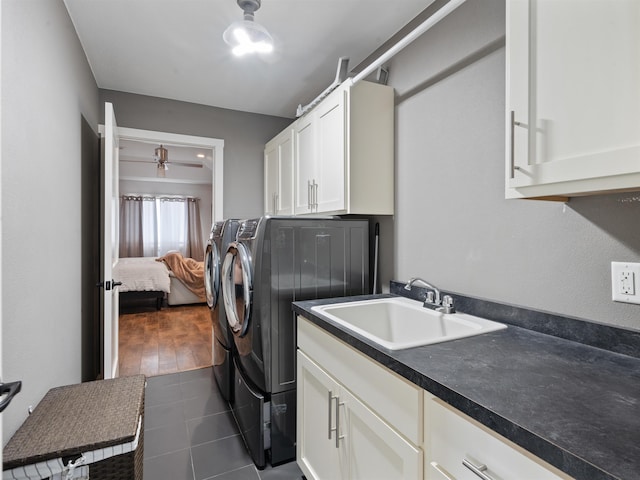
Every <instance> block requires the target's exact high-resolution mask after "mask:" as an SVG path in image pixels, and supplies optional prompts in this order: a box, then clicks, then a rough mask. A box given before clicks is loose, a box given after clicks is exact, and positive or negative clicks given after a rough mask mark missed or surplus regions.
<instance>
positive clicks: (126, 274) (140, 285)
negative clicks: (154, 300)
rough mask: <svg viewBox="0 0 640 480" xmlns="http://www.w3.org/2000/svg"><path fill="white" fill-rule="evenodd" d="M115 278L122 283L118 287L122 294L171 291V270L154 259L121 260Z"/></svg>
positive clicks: (115, 269) (115, 270) (115, 271)
mask: <svg viewBox="0 0 640 480" xmlns="http://www.w3.org/2000/svg"><path fill="white" fill-rule="evenodd" d="M113 278H114V279H116V280H117V281H120V282H122V285H120V287H118V290H119V291H120V292H121V293H124V292H141V291H142V292H165V293H169V292H170V291H171V284H170V280H169V269H168V267H167V266H166V265H165V264H164V263H163V262H157V261H156V259H155V258H154V257H130V258H121V259H120V260H119V261H118V263H117V264H116V266H115V268H114V270H113Z"/></svg>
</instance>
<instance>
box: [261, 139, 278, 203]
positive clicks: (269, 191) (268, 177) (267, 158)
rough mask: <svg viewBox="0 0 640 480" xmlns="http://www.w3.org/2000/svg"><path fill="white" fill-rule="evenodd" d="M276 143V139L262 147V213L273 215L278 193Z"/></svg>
mask: <svg viewBox="0 0 640 480" xmlns="http://www.w3.org/2000/svg"><path fill="white" fill-rule="evenodd" d="M278 177H279V173H278V144H277V141H276V139H274V140H272V141H271V142H269V143H267V145H266V146H265V148H264V213H265V215H274V214H275V213H276V209H277V206H276V203H277V195H278V188H279V186H278Z"/></svg>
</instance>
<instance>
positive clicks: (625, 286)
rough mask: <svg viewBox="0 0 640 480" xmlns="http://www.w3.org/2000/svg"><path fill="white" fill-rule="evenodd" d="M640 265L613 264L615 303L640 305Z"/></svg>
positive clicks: (613, 296) (612, 276)
mask: <svg viewBox="0 0 640 480" xmlns="http://www.w3.org/2000/svg"><path fill="white" fill-rule="evenodd" d="M639 282H640V263H632V262H611V293H612V298H613V301H615V302H625V303H637V304H640V284H639Z"/></svg>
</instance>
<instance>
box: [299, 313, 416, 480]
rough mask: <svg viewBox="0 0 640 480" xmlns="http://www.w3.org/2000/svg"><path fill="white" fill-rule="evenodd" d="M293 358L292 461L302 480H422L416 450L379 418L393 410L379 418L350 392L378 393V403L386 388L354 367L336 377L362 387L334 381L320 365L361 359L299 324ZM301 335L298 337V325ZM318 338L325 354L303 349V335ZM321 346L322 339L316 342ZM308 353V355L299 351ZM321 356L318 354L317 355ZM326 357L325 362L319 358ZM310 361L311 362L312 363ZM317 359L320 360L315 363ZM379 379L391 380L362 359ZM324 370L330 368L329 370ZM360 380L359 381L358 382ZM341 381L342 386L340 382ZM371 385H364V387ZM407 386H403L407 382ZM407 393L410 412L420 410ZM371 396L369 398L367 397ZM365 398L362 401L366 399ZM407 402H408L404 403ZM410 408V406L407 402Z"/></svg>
mask: <svg viewBox="0 0 640 480" xmlns="http://www.w3.org/2000/svg"><path fill="white" fill-rule="evenodd" d="M298 322H299V334H298V344H299V350H298V354H297V362H298V365H297V368H298V372H297V373H298V376H297V395H298V408H297V412H298V414H297V461H298V465H299V466H300V468H301V469H302V471H303V473H304V475H305V476H306V478H307V479H309V480H311V479H318V480H321V479H327V480H338V479H353V480H357V479H362V480H365V479H366V480H376V479H380V480H388V479H422V478H423V455H422V450H421V449H420V448H419V447H418V446H417V445H416V444H414V443H412V442H411V441H409V440H408V439H407V438H405V437H404V436H403V435H402V434H401V433H400V432H399V431H398V430H397V428H395V426H394V425H392V424H391V423H390V422H389V420H388V419H386V418H383V417H381V415H384V413H385V412H384V410H387V409H388V411H393V410H394V409H396V408H398V407H400V406H399V405H391V404H387V405H388V406H387V408H382V409H381V410H383V411H382V412H380V411H377V410H374V408H373V407H372V406H371V404H370V402H367V399H364V398H361V397H359V396H357V394H356V393H355V392H353V391H352V390H351V389H350V387H351V386H353V389H354V390H360V389H364V390H368V389H369V388H370V387H371V386H372V385H376V386H377V387H376V388H378V389H380V395H378V396H377V397H378V400H379V399H380V398H382V399H384V398H385V397H386V395H385V392H384V390H385V389H386V388H387V386H386V385H385V382H384V377H385V375H382V378H375V377H371V376H370V375H369V374H370V372H369V371H366V370H365V371H363V372H361V374H360V373H358V371H357V364H358V362H355V363H352V362H350V363H347V364H343V365H344V367H345V368H343V369H341V372H338V375H337V376H341V377H344V376H345V371H346V372H347V374H346V377H350V376H351V375H354V377H361V376H364V377H367V378H365V379H364V381H358V379H357V378H354V379H355V380H356V381H355V382H354V384H353V385H350V384H349V382H348V381H347V382H345V383H342V382H341V381H338V380H337V379H336V378H335V376H334V375H332V373H333V372H331V370H329V369H328V368H327V366H326V365H323V363H325V362H323V360H328V361H327V362H326V363H329V364H331V363H332V360H333V359H336V358H338V359H340V358H344V354H345V353H346V354H347V357H348V356H349V354H352V355H356V356H362V355H361V354H359V353H358V352H355V351H353V350H351V351H350V352H348V351H346V349H349V347H347V346H346V345H344V344H341V343H340V342H339V341H338V340H336V339H335V338H332V337H330V336H329V335H328V334H326V333H320V331H319V329H317V327H314V326H312V325H310V324H308V323H307V322H306V321H305V320H303V319H299V320H298ZM302 323H304V325H302V332H301V331H300V324H302ZM309 332H311V335H312V336H313V335H324V336H325V340H326V341H327V345H326V349H323V348H321V349H320V351H319V350H318V349H317V347H318V346H319V344H318V343H313V344H311V345H310V344H308V343H307V342H306V341H305V340H306V339H307V338H308V337H307V336H306V335H305V334H307V333H309ZM320 341H321V342H322V338H321V337H320ZM306 346H308V347H309V350H310V352H309V355H307V353H306V352H305V347H306ZM336 347H337V348H336ZM321 350H324V351H321ZM325 355H326V357H325ZM311 356H313V357H314V358H313V359H312V358H311ZM318 357H320V358H318ZM365 361H368V362H369V363H370V364H371V366H373V367H375V368H376V369H379V371H380V373H381V374H386V375H393V374H391V372H388V371H384V369H383V367H382V366H379V365H376V364H375V363H374V362H373V361H371V360H367V359H365ZM329 368H330V365H329ZM360 380H363V379H362V378H360ZM343 381H344V380H343ZM369 382H371V384H370V385H367V384H368V383H369ZM407 386H408V382H407ZM410 390H412V392H411V393H415V395H412V394H411V393H410V397H413V400H415V405H416V407H419V405H420V404H421V395H420V393H421V392H420V391H419V390H418V389H416V390H413V389H410ZM372 394H373V395H375V392H372ZM367 397H368V395H367ZM410 401H411V400H410ZM412 403H413V402H412Z"/></svg>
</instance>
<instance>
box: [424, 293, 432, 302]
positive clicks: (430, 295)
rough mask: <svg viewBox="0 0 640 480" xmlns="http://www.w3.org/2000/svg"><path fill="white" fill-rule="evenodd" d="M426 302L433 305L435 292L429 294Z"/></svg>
mask: <svg viewBox="0 0 640 480" xmlns="http://www.w3.org/2000/svg"><path fill="white" fill-rule="evenodd" d="M424 301H425V302H427V303H433V292H432V291H431V290H429V291H428V292H427V297H426V298H425V299H424Z"/></svg>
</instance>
